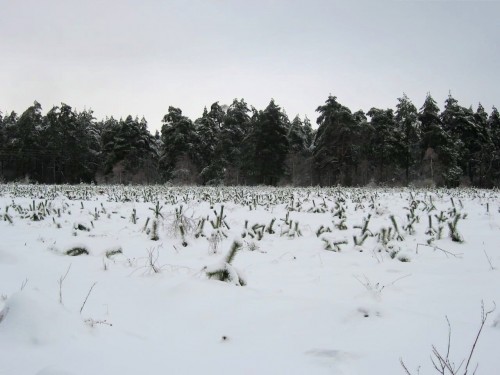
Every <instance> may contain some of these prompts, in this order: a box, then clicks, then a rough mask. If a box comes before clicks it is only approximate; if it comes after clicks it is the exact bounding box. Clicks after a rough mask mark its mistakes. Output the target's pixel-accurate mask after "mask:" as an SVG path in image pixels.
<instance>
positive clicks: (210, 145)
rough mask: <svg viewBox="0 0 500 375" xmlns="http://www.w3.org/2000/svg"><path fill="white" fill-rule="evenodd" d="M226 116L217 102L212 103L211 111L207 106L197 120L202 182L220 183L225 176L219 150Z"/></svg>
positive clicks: (197, 158)
mask: <svg viewBox="0 0 500 375" xmlns="http://www.w3.org/2000/svg"><path fill="white" fill-rule="evenodd" d="M224 117H225V113H224V111H223V109H222V107H221V106H220V105H219V103H218V102H215V103H214V104H212V105H211V107H210V112H208V111H207V109H206V108H205V110H204V111H203V115H202V117H201V118H199V119H197V120H196V121H195V126H196V132H197V134H198V137H197V139H198V144H197V145H196V153H197V156H196V162H197V164H198V168H199V169H200V170H201V172H200V178H201V181H202V184H219V183H221V181H222V180H223V178H224V174H223V171H224V168H223V166H222V158H221V155H220V153H218V152H217V151H218V143H219V139H220V132H221V128H222V124H223V122H224Z"/></svg>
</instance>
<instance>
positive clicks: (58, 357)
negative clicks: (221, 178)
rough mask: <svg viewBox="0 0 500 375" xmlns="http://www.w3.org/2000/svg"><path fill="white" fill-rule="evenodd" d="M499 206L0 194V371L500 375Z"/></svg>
mask: <svg viewBox="0 0 500 375" xmlns="http://www.w3.org/2000/svg"><path fill="white" fill-rule="evenodd" d="M499 198H500V193H499V192H497V191H483V190H432V191H425V190H406V189H399V190H394V189H344V188H331V189H320V188H309V189H293V188H276V189H274V188H221V189H218V188H166V187H120V186H109V187H108V186H106V187H101V186H84V185H82V186H57V187H54V186H43V185H41V186H33V185H0V219H1V221H0V239H1V241H0V374H16V375H23V374H44V375H48V374H53V375H55V374H58V375H60V374H75V375H76V374H81V375H86V374H160V373H161V374H405V370H404V369H403V367H402V366H401V364H400V359H402V360H403V361H404V363H405V365H406V367H407V369H408V371H409V372H410V373H412V374H417V368H418V367H419V366H420V374H433V373H438V372H437V371H436V370H435V369H434V368H433V365H432V362H431V358H432V357H433V358H434V360H435V362H436V363H437V365H438V367H439V363H438V362H439V360H438V359H437V358H436V355H434V356H432V350H433V349H432V346H433V345H434V346H435V349H436V350H437V352H438V353H439V355H441V356H443V357H444V358H445V359H446V355H447V343H448V334H449V332H451V339H450V343H451V346H450V349H449V355H448V358H449V361H450V366H453V365H454V366H455V368H458V367H459V365H460V363H461V362H462V361H463V360H465V362H464V363H463V364H462V367H461V369H460V371H458V372H457V374H463V373H464V371H465V368H466V365H467V364H466V363H467V360H468V358H469V355H470V353H471V350H472V347H473V344H474V341H475V339H476V336H477V334H478V332H479V330H480V327H481V322H482V318H484V319H485V323H484V327H483V328H482V331H481V333H480V337H479V339H478V341H477V345H476V347H475V350H474V352H473V356H472V359H471V360H470V363H469V365H468V373H472V372H473V371H474V369H475V367H476V364H478V365H479V367H478V369H477V374H483V375H484V374H488V375H491V374H498V373H500V372H499V371H500V370H499V369H500V355H499V354H500V306H498V308H497V309H496V310H494V311H493V312H491V313H488V312H489V311H491V310H493V309H494V307H495V305H494V302H495V301H496V303H497V304H499V305H500V246H499V241H500V213H499V208H500V199H499ZM429 217H430V218H431V223H430V225H429ZM273 220H274V221H273ZM155 227H156V230H154V228H155ZM183 234H184V235H183ZM155 237H157V238H155ZM452 237H453V238H452ZM154 239H156V240H154ZM235 241H236V244H235ZM238 245H241V246H240V247H238ZM231 249H236V250H237V252H236V253H235V254H232V255H235V256H234V258H233V259H231V262H229V263H225V260H227V257H228V253H229V252H230V250H231ZM72 251H73V252H83V254H81V255H74V254H73V256H72V255H68V254H67V253H68V252H70V253H71V252H72ZM86 252H88V254H86ZM217 271H219V272H217ZM209 275H211V276H213V277H212V278H209V277H208V276H209ZM217 277H220V278H221V277H222V278H223V277H227V278H228V280H227V282H222V281H219V280H217ZM239 284H244V285H239ZM482 306H483V307H484V311H483V310H482ZM446 319H448V320H449V324H450V327H451V331H449V327H448V322H447V320H446ZM444 373H449V372H444Z"/></svg>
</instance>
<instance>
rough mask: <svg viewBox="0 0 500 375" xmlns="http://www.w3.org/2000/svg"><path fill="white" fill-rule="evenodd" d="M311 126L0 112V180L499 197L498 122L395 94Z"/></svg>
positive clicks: (257, 116) (326, 110) (332, 112)
mask: <svg viewBox="0 0 500 375" xmlns="http://www.w3.org/2000/svg"><path fill="white" fill-rule="evenodd" d="M316 111H317V112H318V119H317V127H315V128H313V126H312V125H311V123H310V120H309V119H307V117H306V118H300V117H299V116H296V117H295V118H293V119H291V120H290V118H289V117H288V116H287V115H286V113H285V111H284V110H283V109H282V108H281V107H280V106H279V105H278V104H276V103H275V101H274V100H271V102H270V103H269V105H268V106H267V107H266V108H265V109H263V110H257V109H255V108H254V107H252V106H249V105H248V104H247V103H246V102H245V101H244V100H243V99H241V100H237V99H235V100H234V101H233V103H232V104H231V105H229V106H227V105H220V104H219V103H218V102H216V103H214V104H212V105H211V106H210V108H205V110H204V111H203V114H202V115H201V117H200V118H198V119H196V120H195V121H192V120H191V119H189V118H188V117H186V116H184V115H183V114H182V111H181V109H179V108H175V107H169V108H168V112H167V113H166V114H165V116H164V117H163V120H162V128H161V132H159V131H156V134H151V133H150V131H149V130H148V124H147V122H146V120H145V119H144V118H142V119H139V118H137V117H135V118H134V117H132V116H128V117H127V118H125V119H120V120H117V119H114V118H113V117H111V118H106V119H104V120H100V121H98V120H97V119H96V118H95V117H94V115H93V112H92V111H91V110H84V111H81V112H78V111H75V110H74V109H73V108H71V107H70V106H69V105H66V104H61V106H55V107H53V108H52V109H50V110H49V111H48V112H47V113H46V114H45V115H43V114H42V107H41V105H40V104H39V103H38V102H35V103H34V104H33V105H32V106H30V107H29V108H28V109H26V111H24V112H23V113H22V114H21V115H18V114H17V113H15V112H11V113H2V112H0V180H2V181H4V182H9V181H27V180H29V181H31V182H39V183H57V184H59V183H72V184H73V183H80V182H95V183H166V182H169V183H172V184H203V185H207V184H211V185H217V184H224V185H245V184H246V185H257V184H265V185H295V186H304V185H322V186H325V185H328V186H330V185H337V184H339V185H345V186H358V185H367V184H382V185H408V184H414V185H416V186H448V187H456V186H477V187H486V188H490V187H498V186H500V115H499V113H498V110H497V109H496V108H495V107H493V109H492V111H491V113H489V114H488V113H487V112H486V110H485V109H484V108H483V106H482V105H481V104H479V106H478V108H477V109H476V110H474V109H472V108H466V107H462V106H460V105H459V104H458V102H457V100H456V99H454V98H453V97H452V96H451V94H450V95H449V97H448V98H447V99H446V101H445V103H444V108H443V110H442V111H441V110H440V109H439V107H438V105H437V104H436V101H435V100H434V99H433V98H432V97H431V95H430V94H428V95H427V97H426V98H425V101H424V103H423V105H422V107H421V108H420V109H417V107H416V106H415V105H414V104H413V103H412V102H411V100H410V99H409V98H408V97H407V96H406V95H403V96H402V97H401V98H398V99H397V105H396V108H395V109H379V108H371V109H370V110H369V111H368V112H367V113H364V112H363V111H357V112H352V111H351V110H350V109H349V108H347V107H346V106H343V105H342V104H340V103H339V102H338V101H337V98H336V97H334V96H329V97H328V98H327V100H326V102H325V103H324V104H323V105H321V106H319V107H318V108H317V109H316Z"/></svg>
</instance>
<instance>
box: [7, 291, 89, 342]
mask: <svg viewBox="0 0 500 375" xmlns="http://www.w3.org/2000/svg"><path fill="white" fill-rule="evenodd" d="M0 315H3V319H2V320H1V322H0V336H3V337H9V339H11V340H13V341H16V342H21V343H27V344H32V345H46V344H54V343H59V342H61V341H67V340H74V339H76V338H77V337H78V336H79V335H82V334H84V333H85V326H84V324H83V322H82V321H81V320H80V318H79V316H78V315H73V314H71V313H70V312H69V311H67V310H66V309H65V308H64V306H62V305H61V304H59V303H57V302H56V301H53V300H51V299H50V298H47V297H46V296H44V295H42V294H41V293H40V292H37V291H32V290H23V291H21V292H18V293H16V294H14V295H12V296H11V297H10V298H8V299H7V301H6V304H5V306H4V308H3V309H2V313H0Z"/></svg>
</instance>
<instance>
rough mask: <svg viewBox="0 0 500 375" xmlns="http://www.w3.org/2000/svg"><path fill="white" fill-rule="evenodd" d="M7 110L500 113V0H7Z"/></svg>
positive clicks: (0, 25) (156, 114)
mask: <svg viewBox="0 0 500 375" xmlns="http://www.w3.org/2000/svg"><path fill="white" fill-rule="evenodd" d="M0 10H1V13H0V111H2V112H4V113H5V112H6V111H10V110H15V111H16V112H18V113H21V112H22V111H24V110H25V109H26V108H27V107H28V106H29V105H31V104H32V103H33V101H34V100H37V101H38V102H40V103H41V104H42V107H43V109H44V111H47V110H49V109H50V108H51V107H52V106H53V105H59V104H60V103H61V102H64V103H67V104H69V105H71V106H72V107H74V108H76V109H78V110H82V109H84V108H91V109H93V110H94V112H95V116H96V117H97V118H98V119H101V118H103V117H105V116H106V115H109V116H111V115H113V116H114V117H116V118H120V117H125V116H127V115H128V114H131V115H133V116H135V115H138V116H139V117H142V116H144V117H145V118H146V119H147V121H148V123H149V128H150V130H151V131H154V130H155V129H159V128H160V126H161V119H162V117H163V115H164V114H165V113H166V112H167V109H168V107H169V106H175V107H179V108H181V109H182V110H183V112H184V113H185V114H186V115H187V116H189V117H190V118H191V119H193V120H194V119H196V118H197V117H199V116H200V115H201V114H202V112H203V107H205V106H207V107H208V106H210V104H211V103H213V102H215V101H219V102H220V103H221V104H230V103H231V102H232V100H233V98H244V99H245V100H246V102H247V103H248V104H249V105H254V106H255V107H256V108H258V109H264V108H265V107H266V106H267V104H268V103H269V101H270V99H271V98H274V99H275V101H276V103H277V104H279V105H280V106H281V107H282V108H284V109H285V110H286V112H287V114H288V116H289V117H290V118H293V117H294V116H295V115H296V114H300V115H301V116H303V115H307V116H309V118H310V119H311V120H312V121H313V122H315V120H316V117H317V116H316V113H315V109H316V108H317V107H318V106H319V105H322V104H323V103H324V102H325V100H326V98H327V97H328V95H329V94H332V95H335V96H337V98H338V100H339V102H340V103H342V104H344V105H346V106H348V107H349V108H350V109H351V110H352V111H356V110H358V109H363V110H364V111H368V110H369V109H370V108H371V107H379V108H394V107H395V105H396V103H397V98H398V97H400V96H401V95H402V94H403V92H405V93H406V94H407V95H408V96H409V97H410V99H412V100H413V102H414V104H415V105H416V106H417V107H418V108H420V107H421V105H422V103H423V101H424V99H425V95H426V93H427V92H431V94H432V96H433V97H434V99H435V100H436V101H437V102H438V104H439V106H440V107H441V108H442V107H443V103H444V100H445V99H446V97H447V95H448V92H449V90H451V93H452V95H453V96H454V97H455V98H456V99H457V100H458V101H459V104H461V105H463V106H466V107H468V106H470V105H472V106H473V107H474V109H475V108H476V107H477V105H478V103H479V102H481V103H482V104H483V106H484V107H485V108H486V110H487V111H488V113H489V112H491V107H492V105H496V106H498V107H500V76H499V73H500V1H478V0H475V1H454V0H448V1H421V0H420V1H410V0H400V1H375V0H374V1H333V0H330V1H328V0H307V1H305V0H304V1H298V0H268V1H262V0H253V1H251V0H242V1H240V0H232V1H231V0H196V1H190V0H163V1H161V0H109V1H106V0H99V1H96V0H85V1H83V0H78V1H72V0H36V1H35V0H23V1H14V0H0Z"/></svg>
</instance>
